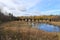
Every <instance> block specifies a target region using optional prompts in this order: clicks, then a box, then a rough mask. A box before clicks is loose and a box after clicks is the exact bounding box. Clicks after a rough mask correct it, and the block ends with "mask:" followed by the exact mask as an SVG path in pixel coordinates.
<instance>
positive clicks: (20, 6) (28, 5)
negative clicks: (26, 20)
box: [0, 0, 60, 16]
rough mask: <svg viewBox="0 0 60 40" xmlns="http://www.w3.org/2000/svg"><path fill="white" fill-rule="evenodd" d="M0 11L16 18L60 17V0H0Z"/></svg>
mask: <svg viewBox="0 0 60 40" xmlns="http://www.w3.org/2000/svg"><path fill="white" fill-rule="evenodd" d="M0 9H2V11H3V12H4V13H5V14H6V13H9V12H11V13H13V15H15V16H33V15H51V14H52V15H60V0H0Z"/></svg>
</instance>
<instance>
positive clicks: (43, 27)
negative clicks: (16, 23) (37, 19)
mask: <svg viewBox="0 0 60 40" xmlns="http://www.w3.org/2000/svg"><path fill="white" fill-rule="evenodd" d="M32 27H35V28H38V29H39V30H43V31H47V32H60V27H58V26H54V25H50V24H45V23H32Z"/></svg>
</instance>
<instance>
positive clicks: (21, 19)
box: [19, 18, 48, 22]
mask: <svg viewBox="0 0 60 40" xmlns="http://www.w3.org/2000/svg"><path fill="white" fill-rule="evenodd" d="M19 21H25V22H42V21H48V20H41V19H32V18H20V19H19Z"/></svg>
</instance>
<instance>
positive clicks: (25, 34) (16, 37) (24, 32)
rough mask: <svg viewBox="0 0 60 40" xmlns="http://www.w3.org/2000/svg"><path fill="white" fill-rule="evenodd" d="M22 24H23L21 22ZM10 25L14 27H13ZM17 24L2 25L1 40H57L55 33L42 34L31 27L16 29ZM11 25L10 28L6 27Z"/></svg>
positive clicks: (42, 32) (0, 29)
mask: <svg viewBox="0 0 60 40" xmlns="http://www.w3.org/2000/svg"><path fill="white" fill-rule="evenodd" d="M22 23H24V22H22ZM12 24H14V25H16V26H13V25H12ZM18 24H19V22H17V21H16V22H10V23H6V24H3V25H2V27H1V28H0V39H1V40H58V35H57V34H56V33H50V32H44V31H41V30H38V29H35V28H31V27H25V26H24V27H20V26H19V27H17V25H18ZM7 25H11V26H7Z"/></svg>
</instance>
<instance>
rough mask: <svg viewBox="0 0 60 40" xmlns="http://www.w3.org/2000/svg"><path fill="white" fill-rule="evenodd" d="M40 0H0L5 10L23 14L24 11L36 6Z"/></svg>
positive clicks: (0, 4)
mask: <svg viewBox="0 0 60 40" xmlns="http://www.w3.org/2000/svg"><path fill="white" fill-rule="evenodd" d="M38 2H40V0H0V6H1V7H2V8H3V10H5V11H8V12H10V11H11V12H13V13H16V14H17V13H20V14H22V15H23V13H24V12H23V11H25V10H28V9H29V8H31V7H33V6H35V5H36V4H37V3H38ZM17 15H18V14H17Z"/></svg>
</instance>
